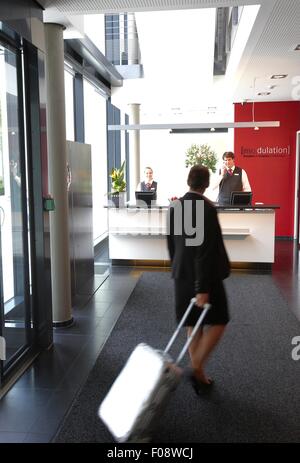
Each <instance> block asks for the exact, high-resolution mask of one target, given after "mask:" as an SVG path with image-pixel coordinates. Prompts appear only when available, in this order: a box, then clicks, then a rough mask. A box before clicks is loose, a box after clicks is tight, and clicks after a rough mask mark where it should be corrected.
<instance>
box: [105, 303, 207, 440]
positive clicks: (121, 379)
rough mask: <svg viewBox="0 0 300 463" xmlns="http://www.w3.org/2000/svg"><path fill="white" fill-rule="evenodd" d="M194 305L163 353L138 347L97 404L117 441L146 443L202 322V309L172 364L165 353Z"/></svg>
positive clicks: (143, 346)
mask: <svg viewBox="0 0 300 463" xmlns="http://www.w3.org/2000/svg"><path fill="white" fill-rule="evenodd" d="M194 302H195V298H193V299H191V302H190V304H189V306H188V308H187V310H186V312H185V314H184V316H183V317H182V319H181V321H180V323H179V325H178V326H177V328H176V330H175V332H174V334H173V335H172V337H171V339H170V341H169V343H168V345H167V347H166V348H165V350H164V351H160V350H157V349H153V348H152V347H150V346H148V345H147V344H143V343H142V344H138V345H137V346H136V347H135V349H134V350H133V351H132V353H131V355H130V357H129V359H128V360H127V362H126V364H125V366H124V367H123V369H122V371H121V372H120V374H119V375H118V377H117V378H116V380H115V382H114V383H113V385H112V386H111V388H110V390H109V392H108V393H107V395H106V397H105V398H104V400H103V402H102V403H101V405H100V407H99V411H98V415H99V417H100V418H101V420H102V421H103V422H104V424H105V425H106V426H107V428H108V429H109V430H110V432H111V434H112V435H113V438H114V440H115V441H117V442H149V440H150V439H151V431H152V430H153V428H154V426H155V423H156V422H157V420H158V419H159V417H160V416H161V414H162V412H163V410H164V406H165V405H166V403H167V402H168V399H169V397H170V395H171V392H172V391H173V390H175V388H176V386H177V385H178V383H179V381H180V378H181V373H182V369H181V368H179V366H178V364H179V362H180V361H181V359H182V358H183V356H184V354H185V353H186V351H187V349H188V347H189V345H190V343H191V341H192V339H193V336H194V335H195V333H196V331H197V329H198V328H199V326H200V325H201V323H202V320H203V318H204V317H205V315H206V312H207V311H208V309H209V308H210V305H209V304H205V305H204V310H203V311H202V312H201V315H200V317H199V319H198V321H197V323H196V325H195V327H194V329H193V331H192V333H191V335H190V337H189V338H188V339H187V341H186V343H185V344H184V346H183V348H182V350H181V352H180V353H179V355H178V357H177V359H176V361H175V362H173V360H172V359H171V357H170V356H169V354H168V351H169V349H170V347H171V346H172V344H173V342H174V341H175V339H176V338H177V336H178V333H179V330H180V329H181V327H182V325H183V323H184V321H185V320H186V318H187V316H188V314H189V313H190V311H191V309H192V307H193V305H194Z"/></svg>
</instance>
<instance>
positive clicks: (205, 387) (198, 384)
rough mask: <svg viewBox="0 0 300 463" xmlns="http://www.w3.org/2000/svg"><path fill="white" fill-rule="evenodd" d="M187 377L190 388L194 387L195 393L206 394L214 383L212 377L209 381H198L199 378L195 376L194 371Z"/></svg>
mask: <svg viewBox="0 0 300 463" xmlns="http://www.w3.org/2000/svg"><path fill="white" fill-rule="evenodd" d="M189 379H190V382H191V385H192V388H193V389H194V391H195V393H196V394H197V395H201V394H207V393H208V392H211V390H212V386H213V383H214V381H213V380H212V379H211V380H210V381H209V383H203V382H202V381H199V379H197V378H196V376H195V375H194V373H192V374H191V375H190V377H189Z"/></svg>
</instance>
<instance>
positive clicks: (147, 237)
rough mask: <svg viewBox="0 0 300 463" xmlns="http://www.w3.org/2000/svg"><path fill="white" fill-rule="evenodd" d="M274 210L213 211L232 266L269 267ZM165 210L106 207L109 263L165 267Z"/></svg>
mask: <svg viewBox="0 0 300 463" xmlns="http://www.w3.org/2000/svg"><path fill="white" fill-rule="evenodd" d="M277 208H278V207H277V206H267V205H263V206H254V207H252V208H249V207H248V208H243V209H238V208H234V207H226V208H224V207H218V208H217V209H218V217H219V221H220V225H221V228H222V233H223V237H224V242H225V246H226V249H227V252H228V256H229V259H230V261H231V262H232V263H253V264H255V263H257V264H259V263H264V264H270V265H271V264H272V263H273V262H274V244H275V209H277ZM167 209H168V207H167V206H156V207H152V208H141V207H134V206H130V207H125V208H119V209H117V208H112V207H110V208H109V212H108V214H109V257H110V259H112V260H113V263H122V262H121V261H124V262H123V263H125V261H132V262H131V263H132V264H135V265H138V264H139V263H141V264H147V263H149V264H150V263H151V261H161V264H162V265H167V264H168V261H169V255H168V249H167V243H166V233H167V220H166V214H167ZM139 261H140V262H139ZM143 261H144V262H143ZM145 261H148V262H145ZM126 263H128V262H126ZM129 263H130V262H129Z"/></svg>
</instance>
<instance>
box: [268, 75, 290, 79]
mask: <svg viewBox="0 0 300 463" xmlns="http://www.w3.org/2000/svg"><path fill="white" fill-rule="evenodd" d="M287 76H288V74H273V75H272V76H271V77H270V79H285V78H286V77H287Z"/></svg>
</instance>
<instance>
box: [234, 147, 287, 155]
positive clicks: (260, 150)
mask: <svg viewBox="0 0 300 463" xmlns="http://www.w3.org/2000/svg"><path fill="white" fill-rule="evenodd" d="M240 152H241V155H242V156H244V157H261V158H269V157H284V156H289V155H290V154H291V146H290V145H285V146H278V145H276V146H273V145H267V146H255V147H250V146H244V145H241V151H240Z"/></svg>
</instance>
